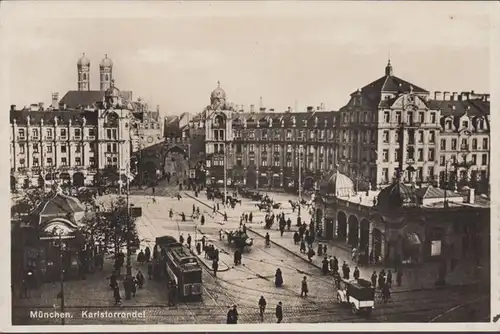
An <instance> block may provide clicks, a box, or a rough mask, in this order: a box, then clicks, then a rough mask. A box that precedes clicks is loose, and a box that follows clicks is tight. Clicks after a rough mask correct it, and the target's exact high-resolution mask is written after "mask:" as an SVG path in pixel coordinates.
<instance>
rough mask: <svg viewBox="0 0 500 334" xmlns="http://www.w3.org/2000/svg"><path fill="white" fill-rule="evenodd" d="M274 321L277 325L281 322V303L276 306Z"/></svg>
mask: <svg viewBox="0 0 500 334" xmlns="http://www.w3.org/2000/svg"><path fill="white" fill-rule="evenodd" d="M276 319H277V320H278V321H277V323H278V324H279V323H281V321H283V303H282V302H278V305H276Z"/></svg>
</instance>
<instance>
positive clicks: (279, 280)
mask: <svg viewBox="0 0 500 334" xmlns="http://www.w3.org/2000/svg"><path fill="white" fill-rule="evenodd" d="M274 277H275V279H274V285H276V287H278V288H279V287H281V286H282V285H283V274H282V273H281V269H280V268H278V269H276V274H275V275H274Z"/></svg>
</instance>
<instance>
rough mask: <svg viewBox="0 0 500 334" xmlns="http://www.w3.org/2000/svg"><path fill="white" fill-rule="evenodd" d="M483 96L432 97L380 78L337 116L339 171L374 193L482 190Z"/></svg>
mask: <svg viewBox="0 0 500 334" xmlns="http://www.w3.org/2000/svg"><path fill="white" fill-rule="evenodd" d="M489 108H490V103H489V94H474V92H471V93H462V94H460V95H459V94H458V93H452V94H450V93H448V92H445V93H444V94H443V95H442V94H441V93H440V92H436V93H435V94H434V96H433V97H431V95H430V93H429V92H428V91H426V90H425V89H422V88H420V87H418V86H416V85H413V84H411V83H409V82H407V81H405V80H403V79H400V78H398V77H396V76H395V75H394V72H393V67H392V65H391V63H390V62H389V63H388V65H387V67H386V68H385V75H384V76H383V77H381V78H379V79H377V80H375V81H374V82H372V83H370V84H368V85H367V86H365V87H363V88H362V89H359V90H357V91H356V92H354V93H352V94H351V98H350V101H349V102H348V104H347V105H346V106H344V107H342V108H341V109H340V123H339V135H340V138H339V139H340V140H339V142H338V144H339V153H338V154H339V169H340V172H343V173H345V174H347V175H348V176H350V177H351V178H352V179H353V180H357V179H363V180H369V183H371V185H372V187H377V188H378V187H381V186H384V185H387V184H389V183H390V182H391V181H392V179H393V177H394V176H395V175H396V171H397V170H401V171H402V177H403V180H404V181H405V182H408V183H410V182H412V183H417V184H418V183H420V184H423V183H431V184H432V183H437V182H438V181H439V183H440V184H443V183H448V185H447V187H456V184H455V185H451V183H456V181H458V182H464V183H470V181H471V180H472V181H473V182H472V183H474V182H476V183H478V182H479V183H484V184H487V183H488V178H489V173H488V168H489V167H488V166H489V124H490V123H489V117H490V111H489Z"/></svg>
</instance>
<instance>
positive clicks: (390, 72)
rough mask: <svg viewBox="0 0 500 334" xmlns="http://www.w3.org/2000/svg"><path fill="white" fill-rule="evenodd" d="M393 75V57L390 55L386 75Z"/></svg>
mask: <svg viewBox="0 0 500 334" xmlns="http://www.w3.org/2000/svg"><path fill="white" fill-rule="evenodd" d="M392 75H393V70H392V65H391V58H390V57H389V60H388V61H387V66H386V67H385V76H386V77H390V76H392Z"/></svg>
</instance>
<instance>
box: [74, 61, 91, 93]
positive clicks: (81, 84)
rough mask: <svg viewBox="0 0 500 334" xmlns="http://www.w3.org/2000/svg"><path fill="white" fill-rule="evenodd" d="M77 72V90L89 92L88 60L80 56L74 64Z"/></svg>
mask: <svg viewBox="0 0 500 334" xmlns="http://www.w3.org/2000/svg"><path fill="white" fill-rule="evenodd" d="M76 68H77V70H78V90H90V60H89V59H88V58H87V57H86V56H85V53H84V54H82V56H81V57H80V59H78V62H77V63H76Z"/></svg>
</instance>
